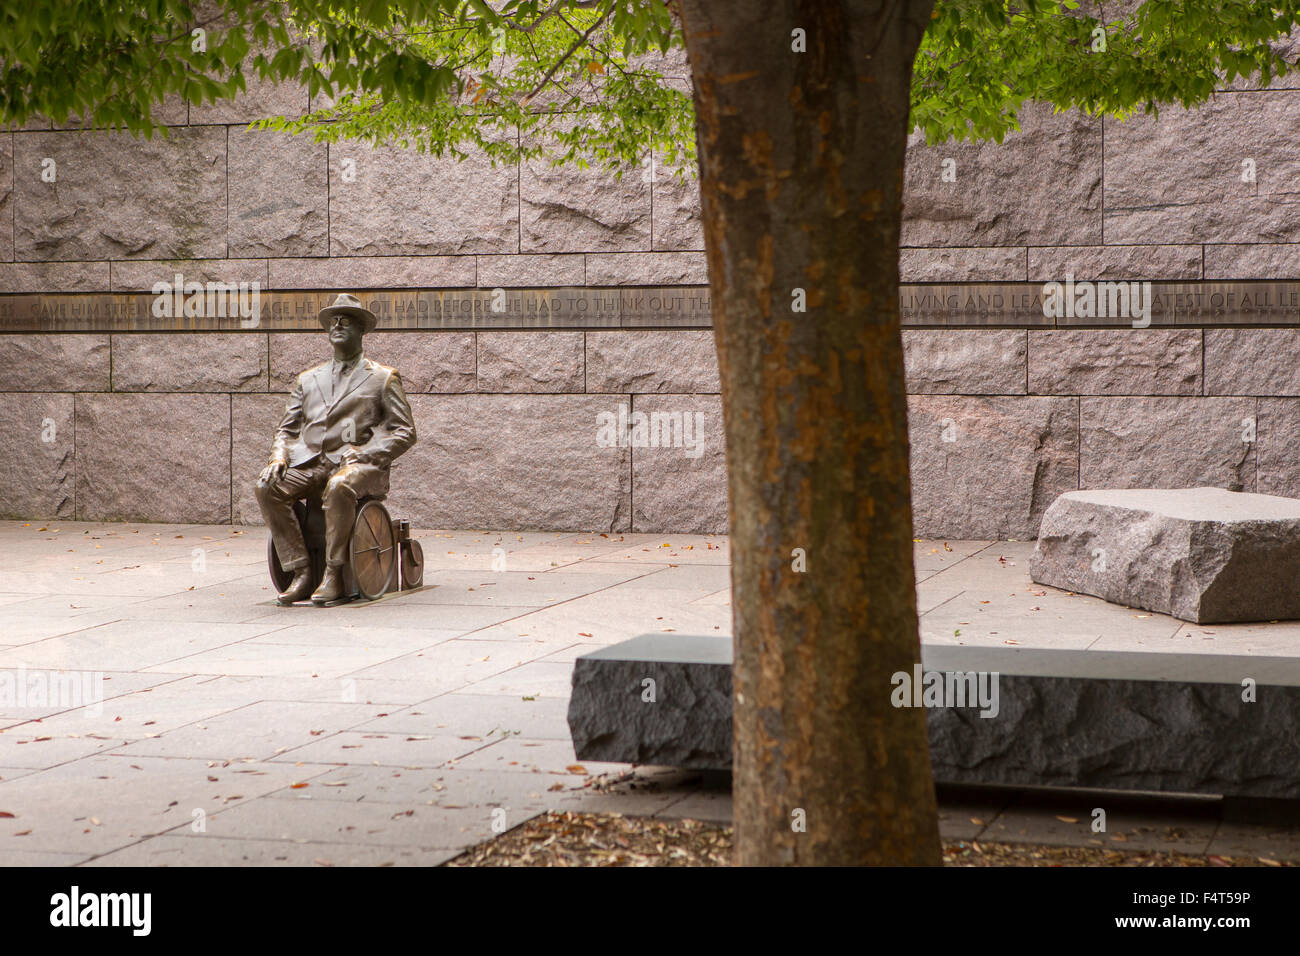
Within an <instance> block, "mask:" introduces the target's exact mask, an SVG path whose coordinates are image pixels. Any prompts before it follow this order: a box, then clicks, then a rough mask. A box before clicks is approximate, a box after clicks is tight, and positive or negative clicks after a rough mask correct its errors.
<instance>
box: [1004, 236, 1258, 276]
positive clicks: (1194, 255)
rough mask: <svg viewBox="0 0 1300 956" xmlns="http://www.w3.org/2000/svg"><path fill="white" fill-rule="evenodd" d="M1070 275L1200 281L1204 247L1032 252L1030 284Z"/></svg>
mask: <svg viewBox="0 0 1300 956" xmlns="http://www.w3.org/2000/svg"><path fill="white" fill-rule="evenodd" d="M1067 275H1073V276H1074V277H1075V278H1076V279H1090V280H1091V279H1150V280H1154V279H1199V278H1201V247H1200V246H1195V245H1187V246H1048V247H1034V248H1031V249H1030V250H1029V281H1030V282H1064V281H1065V279H1066V276H1067ZM1234 278H1236V277H1235V276H1234Z"/></svg>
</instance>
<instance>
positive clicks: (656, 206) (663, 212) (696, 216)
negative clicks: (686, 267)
mask: <svg viewBox="0 0 1300 956" xmlns="http://www.w3.org/2000/svg"><path fill="white" fill-rule="evenodd" d="M655 163H656V165H655V175H654V183H653V187H652V188H653V191H654V203H653V222H652V226H653V241H652V243H651V248H653V249H656V250H659V249H663V250H673V251H679V250H685V249H703V248H704V219H703V212H702V210H701V208H700V181H699V178H698V177H699V173H698V172H697V171H696V170H695V169H693V168H692V169H689V170H687V171H686V175H685V178H678V176H677V172H676V170H675V169H673V168H671V167H667V166H662V165H660V163H661V160H660V157H659V156H657V155H656V157H655Z"/></svg>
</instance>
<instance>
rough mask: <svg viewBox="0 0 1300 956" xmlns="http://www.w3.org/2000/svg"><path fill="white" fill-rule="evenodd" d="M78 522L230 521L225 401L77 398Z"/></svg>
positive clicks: (140, 396) (183, 397) (111, 396)
mask: <svg viewBox="0 0 1300 956" xmlns="http://www.w3.org/2000/svg"><path fill="white" fill-rule="evenodd" d="M76 428H77V518H78V520H80V521H161V522H168V523H178V524H181V523H184V524H188V523H195V524H226V523H228V522H229V521H230V396H229V395H150V394H143V393H137V394H131V395H125V394H83V395H78V396H77V406H76Z"/></svg>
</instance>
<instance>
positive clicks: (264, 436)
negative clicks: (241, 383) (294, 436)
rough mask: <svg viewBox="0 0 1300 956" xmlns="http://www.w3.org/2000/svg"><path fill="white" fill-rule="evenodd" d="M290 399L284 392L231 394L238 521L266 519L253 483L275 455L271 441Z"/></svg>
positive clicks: (235, 516) (234, 504)
mask: <svg viewBox="0 0 1300 956" xmlns="http://www.w3.org/2000/svg"><path fill="white" fill-rule="evenodd" d="M288 400H289V396H288V395H287V394H283V393H272V394H270V395H232V396H231V406H230V421H231V426H232V431H231V446H230V480H231V503H232V508H233V515H232V521H233V523H234V524H244V525H250V524H251V525H260V524H262V523H263V522H262V511H261V509H260V508H258V506H257V495H256V493H255V492H254V491H253V486H254V484H256V482H257V476H258V475H260V474H261V473H262V469H263V468H265V467H266V463H267V460H268V459H269V458H270V457H271V442H272V440H273V439H274V438H275V430H276V428H277V427H279V424H280V420H281V419H282V418H283V417H284V406H285V403H286V402H288Z"/></svg>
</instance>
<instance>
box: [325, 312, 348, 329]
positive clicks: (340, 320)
mask: <svg viewBox="0 0 1300 956" xmlns="http://www.w3.org/2000/svg"><path fill="white" fill-rule="evenodd" d="M340 325H342V326H343V327H344V328H349V327H351V325H352V316H350V315H336V316H334V317H333V319H331V320H330V328H331V329H337V328H338V327H339V326H340Z"/></svg>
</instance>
